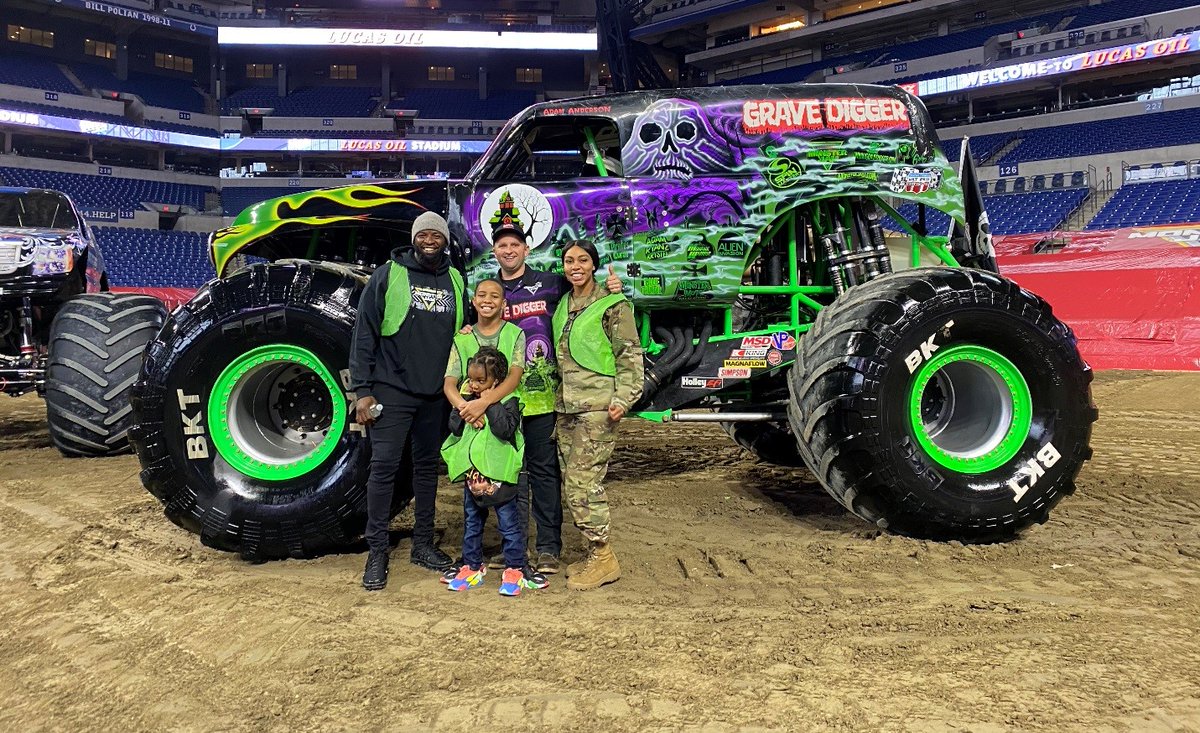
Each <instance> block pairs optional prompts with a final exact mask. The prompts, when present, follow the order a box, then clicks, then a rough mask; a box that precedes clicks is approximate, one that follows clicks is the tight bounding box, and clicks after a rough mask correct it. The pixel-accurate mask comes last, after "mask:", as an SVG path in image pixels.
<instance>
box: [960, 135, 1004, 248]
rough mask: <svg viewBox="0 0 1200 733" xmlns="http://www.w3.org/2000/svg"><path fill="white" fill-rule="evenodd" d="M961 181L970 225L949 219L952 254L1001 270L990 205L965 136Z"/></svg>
mask: <svg viewBox="0 0 1200 733" xmlns="http://www.w3.org/2000/svg"><path fill="white" fill-rule="evenodd" d="M958 180H959V183H960V184H962V192H963V203H964V204H965V205H966V213H967V226H966V228H965V229H964V228H963V226H962V225H961V224H959V223H958V222H957V221H955V220H954V219H951V220H950V221H951V224H950V232H949V234H950V254H952V255H954V259H956V260H958V264H960V265H962V266H963V267H975V268H978V269H980V270H991V271H992V272H999V268H997V266H996V249H995V247H993V246H992V227H991V223H990V222H989V221H988V215H987V208H986V207H984V205H983V193H982V192H980V190H979V174H978V173H976V172H975V161H974V160H973V159H972V158H971V143H970V138H969V137H964V138H963V141H962V151H961V153H960V157H959V163H958Z"/></svg>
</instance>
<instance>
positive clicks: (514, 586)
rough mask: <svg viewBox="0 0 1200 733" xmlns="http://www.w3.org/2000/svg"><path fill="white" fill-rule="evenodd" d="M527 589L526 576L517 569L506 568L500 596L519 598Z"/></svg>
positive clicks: (502, 578)
mask: <svg viewBox="0 0 1200 733" xmlns="http://www.w3.org/2000/svg"><path fill="white" fill-rule="evenodd" d="M523 587H525V575H524V574H523V573H522V572H521V571H520V570H519V569H517V568H505V569H504V575H503V576H502V577H501V579H500V595H502V596H519V595H521V588H523Z"/></svg>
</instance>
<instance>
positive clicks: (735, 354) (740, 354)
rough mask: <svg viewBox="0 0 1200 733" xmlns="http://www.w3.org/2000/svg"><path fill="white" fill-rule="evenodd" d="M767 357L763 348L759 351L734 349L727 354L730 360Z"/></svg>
mask: <svg viewBox="0 0 1200 733" xmlns="http://www.w3.org/2000/svg"><path fill="white" fill-rule="evenodd" d="M766 357H767V349H766V347H765V346H764V347H763V348H761V349H734V350H733V351H731V352H729V358H730V359H765V358H766Z"/></svg>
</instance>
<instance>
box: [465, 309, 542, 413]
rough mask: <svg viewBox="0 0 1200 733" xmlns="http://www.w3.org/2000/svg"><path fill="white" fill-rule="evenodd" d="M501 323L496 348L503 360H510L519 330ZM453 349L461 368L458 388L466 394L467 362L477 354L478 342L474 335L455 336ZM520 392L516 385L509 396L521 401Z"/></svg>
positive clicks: (508, 323)
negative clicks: (502, 355)
mask: <svg viewBox="0 0 1200 733" xmlns="http://www.w3.org/2000/svg"><path fill="white" fill-rule="evenodd" d="M502 323H503V324H504V325H503V326H501V327H500V340H499V341H497V342H496V348H497V349H499V350H500V353H501V354H504V358H505V359H510V360H511V359H512V352H513V349H514V348H516V346H517V339H518V338H520V337H521V328H520V327H519V326H518V325H517V324H515V323H512V322H510V321H502ZM476 327H478V326H476ZM454 348H455V349H457V350H458V360H459V364H460V365H461V366H462V371H461V372H460V373H461V374H462V377H461V378H459V380H458V388H459V391H460V392H462V393H463V394H466V393H467V362H468V361H470V360H471V357H472V356H475V355H476V354H478V353H479V341H478V340H477V339H476V338H475V334H473V333H460V334H455V336H454ZM512 367H513V365H512V364H509V365H508V368H509V369H512ZM520 367H521V368H522V369H524V368H525V365H524V364H521V365H520ZM520 392H521V387H520V386H519V385H518V386H517V389H516V390H514V391H513V393H512V395H511V396H512V397H516V398H517V399H521V394H520ZM521 404H522V405H523V404H524V400H521Z"/></svg>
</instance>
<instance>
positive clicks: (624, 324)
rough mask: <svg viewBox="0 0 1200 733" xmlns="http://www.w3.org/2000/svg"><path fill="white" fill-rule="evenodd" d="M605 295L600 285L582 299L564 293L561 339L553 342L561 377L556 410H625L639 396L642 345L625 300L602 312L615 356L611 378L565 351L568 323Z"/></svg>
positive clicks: (569, 332)
mask: <svg viewBox="0 0 1200 733" xmlns="http://www.w3.org/2000/svg"><path fill="white" fill-rule="evenodd" d="M606 295H608V292H607V291H606V290H605V289H604V288H602V287H596V288H594V289H593V290H592V293H591V295H589V296H587V297H585V298H583V299H582V300H576V299H575V296H573V295H570V294H568V295H566V296H564V297H566V298H568V299H569V300H568V301H567V310H568V314H569V315H568V318H567V325H566V327H565V328H563V333H562V338H561V339H560V340H559V342H558V344H556V347H557V348H556V351H557V355H558V371H559V375H560V378H561V380H562V381H561V383H560V384H559V387H558V394H557V400H556V403H555V410H556V411H557V412H565V413H577V412H592V411H596V410H607V409H608V407H609V405H620V406H621V407H624V408H625V410H626V411H627V412H628V411H629V408H630V407H632V406H633V403H635V402H637V401H638V398H639V397H641V396H642V382H643V381H644V380H645V367H644V366H643V363H642V347H641V343H640V340H639V339H638V333H637V325H636V324H635V323H634V320H633V307H632V306H631V305H630V304H629V302H628V301H622V302H620V303H617V304H615V305H613V306H611V307H610V308H609V309H608V310H607V311H605V312H604V318H603V324H604V333H606V334H607V335H608V340H609V341H610V342H611V343H612V349H613V357H614V358H615V359H616V367H617V376H616V377H615V378H614V377H606V376H604V375H603V374H597V373H595V372H593V371H590V370H588V369H584V368H583V367H581V366H580V365H579V364H578V363H577V362H576V361H575V360H574V359H572V358H571V354H570V353H569V352H568V351H567V339H568V338H570V335H571V326H572V325H573V324H574V322H575V318H576V316H578V315H579V314H580V313H582V312H583V310H584V309H585V308H587V307H588V306H589V305H591V304H592V303H594V302H596V301H597V300H600V299H601V298H603V297H604V296H606Z"/></svg>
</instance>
